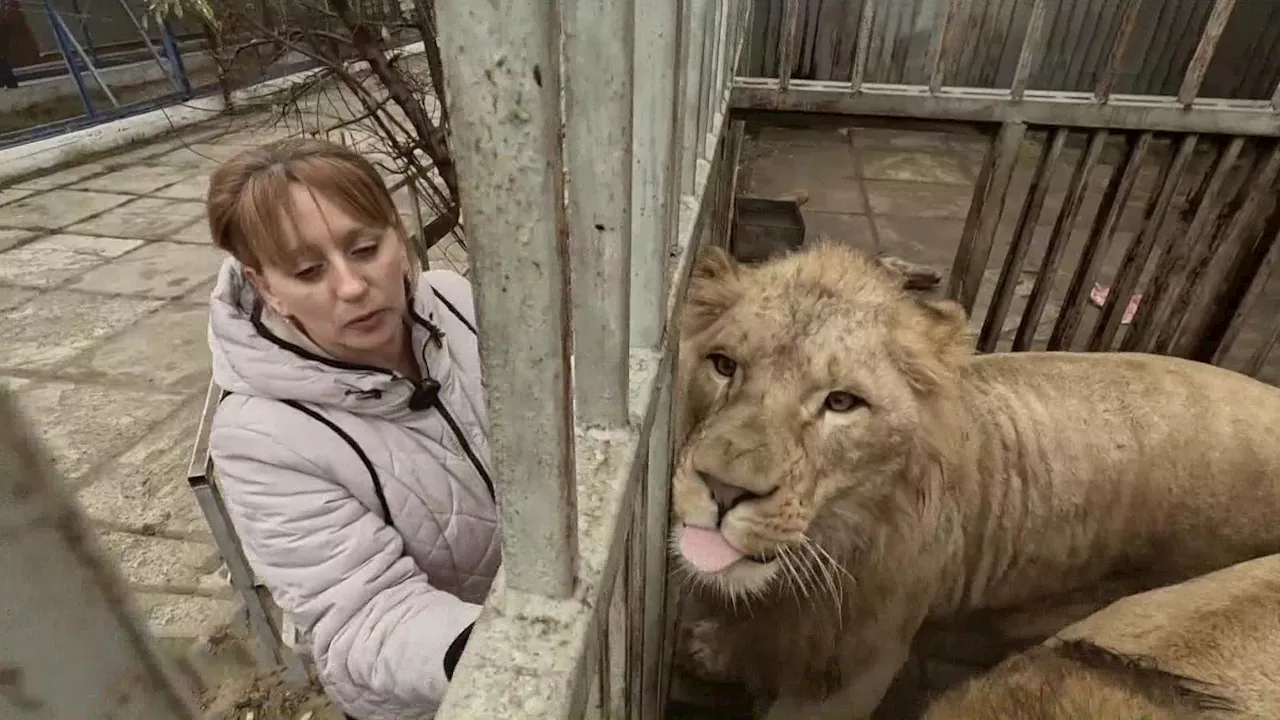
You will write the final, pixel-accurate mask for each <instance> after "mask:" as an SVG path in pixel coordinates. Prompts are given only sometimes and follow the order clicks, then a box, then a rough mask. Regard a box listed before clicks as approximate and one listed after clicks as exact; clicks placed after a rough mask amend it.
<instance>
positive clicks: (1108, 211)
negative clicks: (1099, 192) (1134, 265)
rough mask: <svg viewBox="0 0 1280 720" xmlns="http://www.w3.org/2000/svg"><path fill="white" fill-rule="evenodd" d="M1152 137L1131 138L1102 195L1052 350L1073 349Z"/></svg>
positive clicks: (1073, 276) (1056, 330)
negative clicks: (1118, 168) (1095, 281)
mask: <svg viewBox="0 0 1280 720" xmlns="http://www.w3.org/2000/svg"><path fill="white" fill-rule="evenodd" d="M1153 137H1154V136H1153V134H1152V133H1149V132H1144V133H1141V134H1140V135H1138V137H1137V138H1136V139H1131V140H1130V142H1129V149H1128V152H1127V154H1126V157H1125V162H1124V168H1123V169H1122V170H1120V171H1119V172H1116V173H1113V174H1112V176H1111V182H1110V183H1109V184H1108V186H1107V190H1106V192H1105V193H1104V194H1103V196H1102V204H1101V206H1100V207H1099V208H1098V215H1097V217H1096V218H1095V219H1094V223H1093V228H1092V229H1091V230H1090V232H1089V239H1088V241H1087V242H1086V243H1085V247H1084V250H1083V251H1082V252H1081V253H1080V259H1079V260H1078V261H1077V264H1076V269H1075V272H1074V273H1072V275H1071V284H1070V285H1068V287H1067V294H1066V298H1065V299H1064V301H1063V303H1062V312H1061V314H1060V315H1059V316H1058V322H1057V323H1056V324H1055V325H1054V326H1053V332H1052V334H1050V336H1049V349H1050V350H1070V349H1072V342H1073V341H1074V339H1075V336H1076V331H1077V330H1078V329H1079V327H1080V322H1081V319H1082V318H1083V316H1084V308H1085V303H1087V302H1088V301H1089V290H1090V287H1091V285H1092V283H1093V279H1094V278H1095V277H1097V275H1098V267H1099V266H1100V265H1101V264H1102V260H1103V258H1104V257H1106V254H1107V250H1108V249H1110V247H1111V241H1112V239H1113V238H1114V236H1115V232H1116V226H1117V225H1118V224H1119V223H1120V216H1121V215H1122V214H1123V213H1124V209H1125V206H1126V205H1128V204H1129V196H1130V194H1131V193H1132V192H1133V186H1134V183H1135V182H1137V179H1138V173H1139V171H1141V169H1142V164H1143V162H1144V161H1145V160H1146V157H1147V151H1148V150H1149V149H1150V148H1151V141H1152V139H1153Z"/></svg>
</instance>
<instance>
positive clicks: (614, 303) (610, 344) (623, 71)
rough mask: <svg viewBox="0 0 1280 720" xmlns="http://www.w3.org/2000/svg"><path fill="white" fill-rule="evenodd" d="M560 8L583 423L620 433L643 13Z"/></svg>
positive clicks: (564, 0) (576, 5) (574, 0)
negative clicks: (635, 69) (637, 36)
mask: <svg viewBox="0 0 1280 720" xmlns="http://www.w3.org/2000/svg"><path fill="white" fill-rule="evenodd" d="M561 8H562V10H563V18H564V20H563V22H564V55H563V57H564V62H565V72H564V106H565V123H564V126H565V130H564V132H565V136H564V156H565V168H566V169H567V170H568V173H569V193H568V195H569V197H568V209H569V214H568V218H569V247H570V248H571V251H572V252H570V257H571V258H572V268H573V283H572V289H573V304H574V307H573V335H574V344H573V347H574V383H573V385H574V391H575V393H576V395H577V413H578V421H579V422H580V423H582V424H585V425H600V426H605V427H620V426H623V425H626V424H627V423H628V415H627V392H628V384H627V383H628V381H627V377H628V375H627V373H628V349H629V348H630V346H631V331H630V327H629V323H630V317H629V316H630V311H631V170H632V168H631V142H632V137H631V87H632V84H631V83H632V63H633V62H634V56H633V54H632V53H633V47H634V41H633V38H634V35H633V32H634V25H633V21H634V19H635V13H634V11H633V6H632V4H631V2H609V3H601V2H590V1H588V0H561ZM646 111H647V108H646ZM601 148H608V149H609V152H601Z"/></svg>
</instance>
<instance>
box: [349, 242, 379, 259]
mask: <svg viewBox="0 0 1280 720" xmlns="http://www.w3.org/2000/svg"><path fill="white" fill-rule="evenodd" d="M354 252H355V254H356V255H360V256H363V257H368V256H369V255H372V254H374V253H376V252H378V243H374V242H371V243H365V244H363V245H357V246H356V249H355V251H354Z"/></svg>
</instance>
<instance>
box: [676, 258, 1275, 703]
mask: <svg viewBox="0 0 1280 720" xmlns="http://www.w3.org/2000/svg"><path fill="white" fill-rule="evenodd" d="M691 273H692V274H691V280H690V285H689V290H688V293H687V296H686V301H685V306H684V308H683V310H682V312H681V315H680V325H679V332H680V338H679V343H680V344H679V350H678V353H679V356H678V365H677V368H678V373H677V374H678V379H677V393H676V395H677V397H678V399H679V400H678V405H679V412H678V421H677V441H678V443H679V445H680V448H679V451H678V454H677V458H676V463H675V468H674V470H673V477H672V509H673V517H674V521H673V523H672V531H671V537H670V541H671V543H672V546H673V552H674V554H675V556H676V558H677V560H676V563H675V565H674V569H675V571H676V572H678V573H681V574H683V575H685V576H686V577H685V580H686V582H685V585H686V586H687V590H686V602H687V603H688V604H689V609H688V612H687V613H686V618H687V620H686V621H685V622H686V625H685V627H686V630H683V631H682V632H684V633H686V634H687V636H688V643H687V645H688V651H689V652H688V654H689V657H690V658H691V660H692V661H693V662H694V663H695V665H696V666H697V667H698V668H699V670H700V672H701V674H703V675H704V676H707V677H713V678H716V679H729V680H734V681H736V682H741V683H743V684H745V685H746V687H747V689H748V691H749V692H750V693H751V694H752V695H753V697H755V698H757V700H758V702H759V703H760V704H761V705H762V706H763V707H767V708H768V717H773V718H822V717H839V718H842V720H848V719H849V718H855V717H864V716H867V715H869V714H870V713H871V712H872V711H873V710H874V709H875V708H876V707H877V705H878V704H879V703H880V701H881V699H882V698H883V697H884V695H885V692H886V689H887V688H888V686H889V685H890V683H891V682H892V681H893V679H894V677H895V675H896V674H897V673H898V671H899V669H900V668H901V667H902V666H903V664H904V662H905V661H906V659H907V657H908V653H909V651H910V648H911V644H912V641H913V639H914V638H915V637H916V635H917V632H918V631H920V630H921V628H922V626H924V625H925V624H926V623H930V624H932V625H941V626H946V625H948V624H953V625H954V624H960V623H963V621H964V620H965V618H966V617H971V616H973V615H976V614H980V613H985V614H986V617H987V620H986V622H989V623H992V624H993V625H994V626H997V627H998V626H999V622H998V620H999V615H1000V613H1009V614H1010V615H1011V616H1013V617H1017V616H1019V614H1020V613H1021V614H1023V615H1026V614H1028V613H1030V614H1031V615H1032V616H1033V617H1039V618H1049V619H1051V621H1045V622H1043V623H1042V624H1043V625H1044V626H1043V627H1040V628H1037V629H1036V630H1035V633H1036V634H1035V635H1034V637H1029V638H1025V639H1026V640H1027V645H1029V644H1033V643H1034V642H1039V641H1041V640H1044V639H1045V638H1047V637H1048V636H1049V635H1051V634H1052V633H1054V632H1056V631H1057V630H1060V629H1061V628H1062V627H1065V626H1066V625H1068V624H1070V623H1071V622H1074V621H1076V620H1080V619H1082V618H1083V617H1085V616H1087V615H1088V614H1090V613H1092V612H1094V611H1096V610H1098V609H1100V608H1102V607H1104V606H1105V605H1107V604H1108V603H1110V602H1112V601H1114V600H1116V599H1118V598H1120V597H1123V596H1126V595H1130V594H1133V593H1135V592H1141V591H1144V590H1149V589H1152V588H1155V587H1159V586H1162V585H1168V584H1171V583H1175V582H1179V581H1181V580H1185V579H1187V578H1190V577H1194V576H1196V575H1200V574H1203V573H1205V572H1210V571H1213V570H1217V569H1219V568H1223V567H1227V566H1229V565H1231V564H1233V563H1236V562H1239V561H1242V560H1246V559H1249V558H1253V557H1258V556H1261V555H1266V554H1270V553H1273V552H1280V522H1277V521H1276V520H1277V518H1276V508H1278V507H1280V480H1278V479H1280V441H1278V439H1280V389H1277V388H1273V387H1271V386H1268V385H1266V384H1264V383H1262V382H1259V381H1257V380H1254V379H1251V378H1249V377H1247V376H1245V375H1242V374H1239V373H1235V372H1231V371H1228V370H1224V369H1220V368H1217V367H1214V366H1211V365H1207V364H1202V363H1196V362H1192V361H1189V360H1182V359H1177V358H1172V357H1164V356H1156V355H1148V354H1139V353H1071V352H1024V353H1002V354H992V355H975V354H974V352H973V343H972V334H971V331H970V329H969V325H968V321H967V318H966V317H965V313H964V311H963V309H962V308H961V307H960V306H959V305H957V304H956V303H954V302H951V301H949V300H932V299H927V298H924V297H921V296H919V295H916V294H913V293H910V292H908V291H907V290H905V289H904V288H903V287H902V282H901V279H902V278H901V276H900V275H897V274H895V273H894V272H892V271H891V270H889V269H887V268H885V267H884V266H883V265H882V264H880V263H877V262H874V261H873V260H871V259H870V258H868V257H866V256H865V255H862V254H861V253H859V252H858V251H855V250H853V249H852V248H848V247H844V246H841V245H838V244H835V243H831V242H821V243H818V244H816V245H814V246H810V247H808V248H805V249H801V250H799V251H796V252H794V253H791V254H788V255H785V256H782V257H779V258H776V259H773V260H771V261H768V262H765V263H762V264H759V265H755V266H744V265H741V264H739V263H737V262H735V261H734V260H733V259H732V258H731V257H730V256H729V255H728V254H727V253H726V252H724V251H723V250H721V249H718V248H712V249H710V250H708V251H706V252H705V253H704V254H702V255H701V256H700V257H699V259H698V261H697V262H696V263H695V267H694V268H693V270H692V271H691ZM1064 608H1065V610H1064ZM1055 609H1057V610H1055ZM1055 612H1057V613H1058V614H1055ZM992 617H995V618H996V620H992V619H991V618H992ZM1024 646H1025V645H1024ZM993 662H994V661H993Z"/></svg>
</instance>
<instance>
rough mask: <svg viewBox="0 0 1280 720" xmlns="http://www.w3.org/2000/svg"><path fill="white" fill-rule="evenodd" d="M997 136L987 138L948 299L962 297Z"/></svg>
mask: <svg viewBox="0 0 1280 720" xmlns="http://www.w3.org/2000/svg"><path fill="white" fill-rule="evenodd" d="M995 162H996V136H994V135H993V136H990V137H988V138H987V151H986V152H985V153H983V155H982V166H981V167H980V168H979V169H978V177H977V179H976V180H975V181H974V183H973V194H972V195H970V197H969V212H967V213H966V214H965V216H964V227H963V228H962V229H961V230H960V242H959V244H958V246H957V247H956V257H955V259H954V260H953V261H952V266H951V272H950V273H949V275H948V280H947V297H949V298H951V299H952V300H956V299H958V298H959V297H960V286H961V284H962V283H963V277H962V275H963V267H964V266H962V265H960V264H959V263H960V261H961V259H962V258H964V259H965V261H966V262H967V259H968V257H969V255H970V254H971V253H972V247H973V238H974V235H975V233H977V231H978V220H979V219H980V218H981V217H982V208H983V206H984V205H985V203H986V201H987V188H988V187H989V186H990V185H991V175H992V172H993V171H994V170H995Z"/></svg>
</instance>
